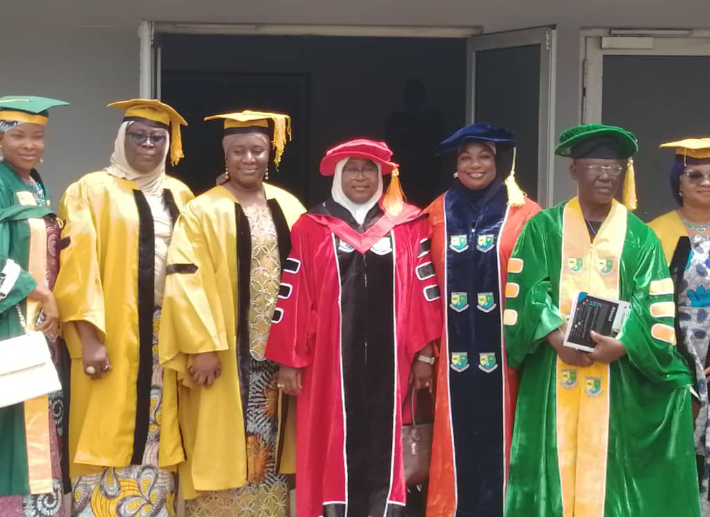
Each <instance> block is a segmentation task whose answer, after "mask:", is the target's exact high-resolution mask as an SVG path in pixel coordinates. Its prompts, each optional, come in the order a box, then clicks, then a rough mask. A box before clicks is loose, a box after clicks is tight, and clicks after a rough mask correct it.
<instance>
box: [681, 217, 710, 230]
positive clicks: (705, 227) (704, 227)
mask: <svg viewBox="0 0 710 517" xmlns="http://www.w3.org/2000/svg"><path fill="white" fill-rule="evenodd" d="M683 224H684V225H685V226H686V227H687V228H688V229H689V230H697V231H698V232H699V233H705V232H706V231H708V230H710V223H705V224H695V223H691V222H690V221H688V220H687V219H683Z"/></svg>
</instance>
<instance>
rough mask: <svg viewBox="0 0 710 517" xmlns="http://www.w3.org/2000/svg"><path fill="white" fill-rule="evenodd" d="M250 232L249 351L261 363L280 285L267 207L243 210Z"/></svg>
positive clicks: (277, 250) (275, 240)
mask: <svg viewBox="0 0 710 517" xmlns="http://www.w3.org/2000/svg"><path fill="white" fill-rule="evenodd" d="M244 214H245V215H246V216H247V219H249V229H250V231H251V280H250V285H249V287H250V294H251V305H250V306H249V349H250V351H251V355H252V357H253V358H254V359H257V360H259V361H261V360H263V359H264V351H265V350H266V342H267V341H268V339H269V329H270V328H271V318H272V317H273V315H274V307H276V295H277V294H278V292H279V285H280V283H281V264H280V260H279V244H278V238H277V235H276V227H275V226H274V221H273V219H272V218H271V211H270V210H269V208H268V207H267V206H263V207H259V206H251V207H247V206H245V207H244Z"/></svg>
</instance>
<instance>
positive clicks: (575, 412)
mask: <svg viewBox="0 0 710 517" xmlns="http://www.w3.org/2000/svg"><path fill="white" fill-rule="evenodd" d="M626 224H627V210H626V207H624V206H623V205H622V204H620V203H617V202H616V201H613V202H612V206H611V210H610V212H609V215H608V216H607V218H606V220H605V221H604V222H603V223H602V225H601V227H600V228H599V232H598V233H597V235H596V236H595V237H594V241H593V242H591V243H590V242H589V239H588V238H587V236H588V234H589V232H588V229H587V223H586V221H585V219H584V215H583V214H582V209H581V208H580V206H579V200H578V199H577V198H576V197H575V198H574V199H572V200H571V201H570V202H569V203H567V206H566V207H565V210H564V219H563V228H562V267H561V273H560V301H559V303H560V310H561V312H562V315H563V317H564V318H565V320H568V319H569V316H570V310H571V307H572V297H573V295H574V293H575V291H586V292H589V293H590V294H596V295H599V296H604V297H608V298H617V299H618V298H619V294H620V289H619V285H620V278H619V261H620V260H621V252H622V249H623V247H624V240H625V238H626ZM565 325H566V323H565ZM609 372H610V370H609V365H608V364H601V363H594V364H593V365H591V366H587V367H578V366H570V365H567V364H565V363H563V362H562V361H561V360H560V359H559V358H558V359H557V377H556V391H557V397H556V399H557V419H556V422H557V457H558V464H559V470H560V482H561V492H562V504H563V509H564V517H602V516H603V515H604V500H605V492H606V463H607V452H608V441H609V400H610V399H609V389H610V381H611V378H610V375H609Z"/></svg>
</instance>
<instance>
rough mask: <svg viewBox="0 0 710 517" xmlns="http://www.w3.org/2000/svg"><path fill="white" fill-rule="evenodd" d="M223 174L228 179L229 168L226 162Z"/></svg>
mask: <svg viewBox="0 0 710 517" xmlns="http://www.w3.org/2000/svg"><path fill="white" fill-rule="evenodd" d="M224 174H225V176H227V179H229V166H228V165H227V162H226V161H225V162H224Z"/></svg>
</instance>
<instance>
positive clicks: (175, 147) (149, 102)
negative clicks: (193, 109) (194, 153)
mask: <svg viewBox="0 0 710 517" xmlns="http://www.w3.org/2000/svg"><path fill="white" fill-rule="evenodd" d="M107 107H108V108H118V109H124V110H126V114H125V115H124V117H123V120H135V119H141V118H142V119H146V120H151V121H153V122H158V123H159V124H163V125H164V126H165V127H166V129H169V130H170V163H172V164H173V165H177V164H178V162H179V161H180V158H183V157H184V156H185V155H184V154H183V152H182V135H181V133H180V126H181V125H183V126H186V125H187V122H185V119H184V118H182V116H181V115H180V114H179V113H178V112H177V111H175V110H174V109H173V108H172V107H171V106H168V105H167V104H165V103H162V102H160V101H158V100H155V99H130V100H127V101H119V102H112V103H111V104H109V105H108V106H107Z"/></svg>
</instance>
